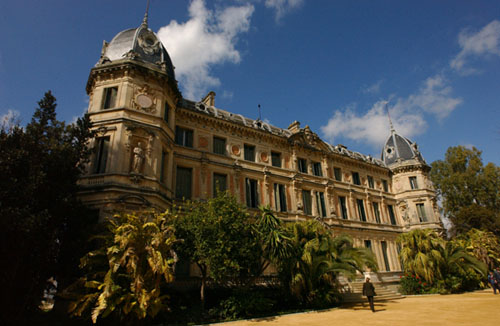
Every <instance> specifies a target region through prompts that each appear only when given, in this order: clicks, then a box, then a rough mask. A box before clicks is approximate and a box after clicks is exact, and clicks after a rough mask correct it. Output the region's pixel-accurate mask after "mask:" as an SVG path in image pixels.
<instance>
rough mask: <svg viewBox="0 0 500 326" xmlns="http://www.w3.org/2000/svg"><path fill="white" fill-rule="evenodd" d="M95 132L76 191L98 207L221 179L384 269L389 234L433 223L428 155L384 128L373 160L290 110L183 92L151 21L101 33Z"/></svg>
mask: <svg viewBox="0 0 500 326" xmlns="http://www.w3.org/2000/svg"><path fill="white" fill-rule="evenodd" d="M87 93H88V95H89V97H90V102H89V108H88V113H89V114H90V117H91V120H92V122H93V128H95V131H96V133H97V134H96V137H95V139H93V140H92V144H91V145H92V146H93V148H94V152H93V156H92V159H91V162H90V163H89V166H88V174H86V175H84V176H82V177H81V179H80V181H79V183H80V186H81V188H82V191H81V192H80V197H81V199H82V200H83V201H84V202H85V203H86V204H87V205H89V206H90V207H93V208H95V209H97V210H99V212H100V215H101V216H107V215H111V214H113V212H115V211H116V210H141V209H147V208H149V209H150V208H154V209H158V210H165V209H167V208H169V207H171V206H172V205H173V204H175V203H176V202H178V201H181V200H182V199H183V198H188V199H194V200H196V199H206V198H209V197H211V196H214V194H215V193H216V190H217V189H220V190H229V191H230V192H231V193H232V194H234V195H235V196H236V197H237V198H238V200H239V201H240V202H241V203H243V204H245V205H246V206H247V207H248V209H249V210H250V211H253V210H255V211H256V210H257V208H258V206H259V205H269V206H270V207H271V208H272V209H273V210H274V211H275V212H276V214H277V216H279V217H280V218H281V219H283V220H286V221H302V220H308V219H318V220H320V221H321V222H322V223H323V224H325V225H327V226H328V227H330V228H331V229H332V230H333V232H334V233H341V232H344V233H348V234H350V235H352V236H353V238H354V239H355V244H356V245H357V246H365V247H369V248H371V249H372V250H373V252H374V253H375V255H376V257H377V260H378V263H379V267H380V270H381V272H382V274H384V273H385V275H387V276H390V275H393V274H395V273H397V272H400V271H401V265H400V263H399V260H398V258H397V257H398V247H397V245H396V242H395V239H396V237H397V236H398V235H399V234H401V233H402V232H407V231H410V230H412V229H415V228H436V229H441V228H442V224H441V221H440V214H439V211H438V207H437V203H436V193H435V190H434V188H433V185H432V183H431V181H430V179H429V170H430V167H429V165H428V164H427V163H426V162H425V160H424V159H423V157H422V155H421V153H420V152H419V150H418V148H417V145H416V144H415V143H413V142H412V141H410V140H408V139H406V138H405V137H403V136H402V135H399V134H398V133H396V131H395V130H394V129H393V128H391V130H390V131H389V130H388V134H389V133H390V136H389V137H388V139H387V142H386V144H385V146H384V148H383V150H382V155H381V159H377V158H374V157H370V156H367V155H363V154H360V153H357V152H354V151H351V150H349V149H347V147H345V146H343V145H337V146H333V145H330V144H328V143H326V142H324V141H323V140H322V139H321V138H320V137H318V135H317V134H316V133H314V132H313V131H312V130H311V129H310V128H309V127H308V126H305V127H302V126H301V124H300V123H299V122H297V121H294V122H292V123H291V124H290V126H289V127H288V128H286V129H281V128H278V127H275V126H272V125H270V124H268V123H266V122H264V121H260V120H252V119H249V118H247V117H244V116H242V115H240V114H238V113H231V112H229V111H226V110H222V109H219V108H217V107H216V105H215V93H213V92H210V93H209V94H208V95H207V96H206V97H205V98H203V99H202V100H201V101H191V100H188V99H185V98H183V97H182V95H181V93H180V92H179V89H178V86H177V81H176V80H175V73H174V68H173V65H172V62H171V60H170V57H169V55H168V53H167V51H166V50H165V48H164V47H163V45H162V43H161V42H160V41H159V39H158V38H157V36H156V35H155V33H153V32H152V31H151V30H150V29H149V28H148V25H147V16H146V17H145V19H144V21H143V23H142V24H141V25H140V26H139V27H138V28H132V29H128V30H125V31H122V32H120V33H118V34H117V35H116V36H115V37H114V38H113V40H112V41H111V42H109V43H107V42H104V43H103V47H102V52H101V56H100V59H99V61H98V63H97V64H96V65H95V67H93V68H92V69H91V71H90V76H89V79H88V83H87Z"/></svg>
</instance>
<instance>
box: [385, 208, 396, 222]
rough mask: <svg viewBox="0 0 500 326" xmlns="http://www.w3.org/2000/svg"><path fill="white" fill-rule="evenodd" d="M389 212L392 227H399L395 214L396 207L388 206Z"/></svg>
mask: <svg viewBox="0 0 500 326" xmlns="http://www.w3.org/2000/svg"><path fill="white" fill-rule="evenodd" d="M387 211H388V212H389V219H390V221H391V225H397V221H396V213H395V212H394V207H393V206H392V205H389V204H388V205H387Z"/></svg>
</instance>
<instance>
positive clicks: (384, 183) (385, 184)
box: [382, 180, 389, 192]
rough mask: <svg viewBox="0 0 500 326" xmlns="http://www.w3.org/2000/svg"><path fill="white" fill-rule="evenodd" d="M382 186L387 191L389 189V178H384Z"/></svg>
mask: <svg viewBox="0 0 500 326" xmlns="http://www.w3.org/2000/svg"><path fill="white" fill-rule="evenodd" d="M382 187H383V188H384V191H385V192H388V191H389V185H388V184H387V180H382Z"/></svg>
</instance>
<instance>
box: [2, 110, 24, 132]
mask: <svg viewBox="0 0 500 326" xmlns="http://www.w3.org/2000/svg"><path fill="white" fill-rule="evenodd" d="M20 117H21V113H20V112H19V111H17V110H12V109H9V110H7V113H4V114H2V115H0V129H1V130H9V129H11V128H12V127H14V126H15V125H17V124H20V123H21V118H20Z"/></svg>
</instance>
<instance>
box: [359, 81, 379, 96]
mask: <svg viewBox="0 0 500 326" xmlns="http://www.w3.org/2000/svg"><path fill="white" fill-rule="evenodd" d="M383 82H384V80H383V79H381V80H379V81H377V82H375V83H373V84H372V85H369V86H366V87H363V88H362V89H361V91H362V92H363V93H365V94H377V93H378V92H380V87H381V86H382V83H383Z"/></svg>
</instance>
